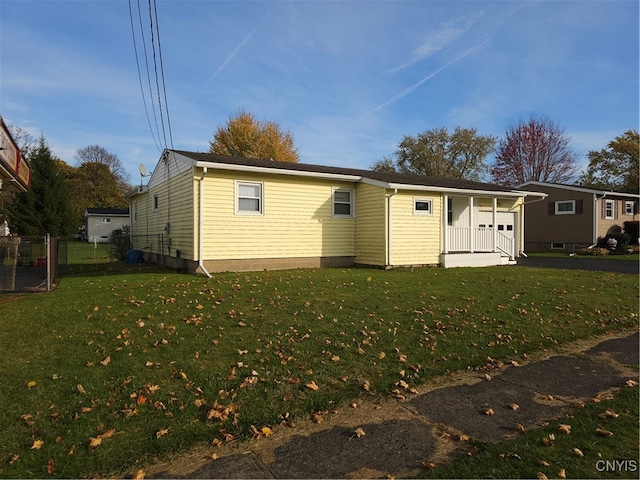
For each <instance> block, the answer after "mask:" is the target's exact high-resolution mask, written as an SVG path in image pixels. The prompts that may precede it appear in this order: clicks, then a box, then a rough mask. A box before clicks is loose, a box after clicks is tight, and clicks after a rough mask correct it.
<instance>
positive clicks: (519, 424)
mask: <svg viewBox="0 0 640 480" xmlns="http://www.w3.org/2000/svg"><path fill="white" fill-rule="evenodd" d="M516 430H518V431H519V432H524V425H522V424H521V423H516Z"/></svg>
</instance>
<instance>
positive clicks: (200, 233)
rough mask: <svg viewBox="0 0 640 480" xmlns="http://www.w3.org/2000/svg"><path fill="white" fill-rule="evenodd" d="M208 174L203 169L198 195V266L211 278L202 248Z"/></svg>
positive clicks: (205, 169)
mask: <svg viewBox="0 0 640 480" xmlns="http://www.w3.org/2000/svg"><path fill="white" fill-rule="evenodd" d="M206 174H207V167H203V169H202V177H200V181H199V182H198V190H199V191H198V193H199V195H200V198H199V202H198V203H199V205H198V266H199V267H200V269H201V270H202V272H203V273H204V274H205V275H206V276H207V278H211V274H210V273H209V271H208V270H207V269H206V268H205V266H204V261H203V259H202V255H203V253H202V252H203V250H204V249H203V247H202V239H203V237H204V233H203V225H204V206H203V203H204V188H203V184H204V177H205V175H206Z"/></svg>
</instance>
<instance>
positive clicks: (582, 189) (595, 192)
mask: <svg viewBox="0 0 640 480" xmlns="http://www.w3.org/2000/svg"><path fill="white" fill-rule="evenodd" d="M529 185H539V186H541V187H547V188H557V189H559V190H571V191H574V192H582V193H590V194H592V195H606V196H608V195H614V196H617V197H629V198H640V195H638V194H635V193H623V192H612V191H611V190H600V189H597V188H586V187H579V186H577V185H576V186H574V185H558V184H557V183H546V182H539V181H536V180H531V181H529V182H525V183H523V184H522V185H518V187H526V186H529Z"/></svg>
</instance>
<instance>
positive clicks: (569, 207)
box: [556, 200, 576, 215]
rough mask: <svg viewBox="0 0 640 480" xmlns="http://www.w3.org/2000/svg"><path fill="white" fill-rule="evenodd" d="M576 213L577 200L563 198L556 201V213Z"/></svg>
mask: <svg viewBox="0 0 640 480" xmlns="http://www.w3.org/2000/svg"><path fill="white" fill-rule="evenodd" d="M574 213H576V201H575V200H562V201H559V202H556V215H573V214H574Z"/></svg>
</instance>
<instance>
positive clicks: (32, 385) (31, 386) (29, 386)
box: [27, 380, 37, 388]
mask: <svg viewBox="0 0 640 480" xmlns="http://www.w3.org/2000/svg"><path fill="white" fill-rule="evenodd" d="M36 385H37V384H36V382H35V381H33V380H31V381H30V382H29V383H27V388H33V387H35V386H36Z"/></svg>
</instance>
